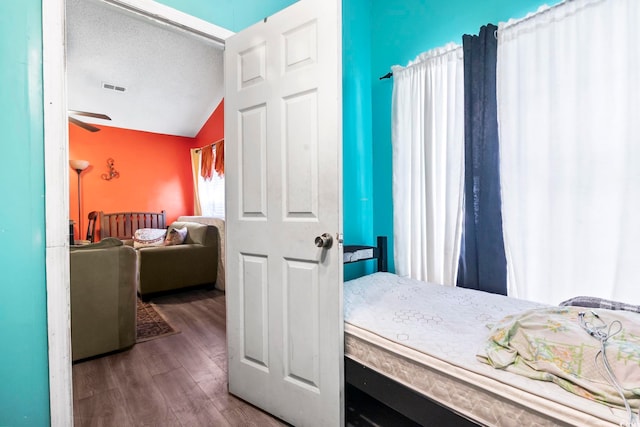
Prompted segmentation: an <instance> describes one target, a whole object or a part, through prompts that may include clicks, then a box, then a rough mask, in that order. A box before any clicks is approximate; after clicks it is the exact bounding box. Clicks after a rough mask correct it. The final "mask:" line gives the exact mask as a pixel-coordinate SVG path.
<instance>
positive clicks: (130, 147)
mask: <svg viewBox="0 0 640 427" xmlns="http://www.w3.org/2000/svg"><path fill="white" fill-rule="evenodd" d="M100 128H101V129H102V130H101V131H100V132H94V133H91V132H87V131H86V130H84V129H81V128H79V127H78V126H75V125H71V124H70V125H69V158H70V159H83V160H88V161H89V162H90V163H91V165H90V166H89V167H88V168H87V169H86V170H85V171H83V172H82V175H81V186H82V190H81V191H82V200H81V204H82V237H81V238H84V236H85V235H86V231H87V225H88V224H87V223H88V220H87V215H88V214H89V212H91V211H104V212H132V211H148V212H159V211H161V210H163V209H164V210H165V211H166V214H167V224H170V223H171V222H173V221H175V220H176V218H177V217H179V216H181V215H193V178H192V172H191V157H190V153H189V149H190V148H194V147H201V146H203V145H207V144H210V143H212V142H215V141H217V140H219V139H220V138H222V137H223V135H224V102H221V103H220V105H218V107H217V108H216V109H215V111H214V112H213V113H212V114H211V116H210V117H209V119H208V120H207V122H206V123H205V124H204V125H203V127H202V129H201V130H200V132H199V133H198V135H197V136H196V138H187V137H179V136H171V135H162V134H156V133H150V132H141V131H135V130H129V129H121V128H114V127H108V126H100ZM108 158H112V159H113V160H114V161H115V169H116V170H117V171H118V172H119V173H120V177H119V178H116V179H112V180H111V181H107V180H104V179H102V178H101V175H102V174H106V173H108V172H109V168H108V166H107V159H108ZM77 179H78V176H77V174H76V172H75V171H74V170H70V171H69V210H70V218H71V219H72V220H74V221H76V224H77V219H78V199H77V197H78V191H77V189H78V180H77ZM76 227H77V226H76ZM76 238H78V234H77V231H76Z"/></svg>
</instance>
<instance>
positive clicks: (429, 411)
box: [344, 236, 478, 427]
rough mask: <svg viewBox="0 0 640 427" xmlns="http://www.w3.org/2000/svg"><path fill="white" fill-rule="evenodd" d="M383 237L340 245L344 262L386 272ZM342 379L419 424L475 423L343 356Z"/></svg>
mask: <svg viewBox="0 0 640 427" xmlns="http://www.w3.org/2000/svg"><path fill="white" fill-rule="evenodd" d="M387 254H388V252H387V237H386V236H378V237H377V242H376V246H355V245H345V246H344V263H345V264H347V263H352V262H360V261H367V260H371V259H377V260H378V271H387V265H388V264H387ZM344 377H345V381H346V382H347V383H348V384H350V385H352V386H354V387H356V388H357V389H359V390H361V391H363V392H364V393H366V394H368V395H369V396H371V397H373V398H374V399H376V400H378V401H379V402H381V403H383V404H385V405H387V406H388V407H390V408H391V409H393V410H395V411H397V412H399V413H401V414H402V415H404V416H405V417H407V418H409V419H410V420H412V421H414V422H416V423H418V424H420V425H422V426H434V427H449V426H451V427H458V426H460V427H465V426H477V425H478V424H476V423H473V422H471V421H469V420H468V419H467V418H465V417H463V416H461V415H459V414H457V413H455V412H453V411H451V410H450V409H448V408H446V407H445V406H443V405H441V404H439V403H437V402H435V401H433V400H431V399H429V398H428V397H426V396H423V395H422V394H420V393H417V392H416V391H414V390H412V389H410V388H409V387H406V386H405V385H403V384H400V383H398V382H396V381H394V380H393V379H391V378H388V377H386V376H384V375H383V374H380V373H379V372H377V371H375V370H373V369H370V368H369V367H367V366H366V365H363V364H361V363H359V362H357V361H355V360H353V359H351V358H350V357H349V356H348V355H346V354H345V356H344Z"/></svg>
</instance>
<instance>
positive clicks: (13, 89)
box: [0, 0, 541, 426]
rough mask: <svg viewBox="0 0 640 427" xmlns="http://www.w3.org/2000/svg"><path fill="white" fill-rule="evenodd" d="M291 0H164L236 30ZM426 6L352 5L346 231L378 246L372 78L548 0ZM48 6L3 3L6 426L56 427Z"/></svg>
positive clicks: (383, 164) (0, 383) (386, 107)
mask: <svg viewBox="0 0 640 427" xmlns="http://www.w3.org/2000/svg"><path fill="white" fill-rule="evenodd" d="M293 2H294V0H242V1H241V0H161V3H164V4H166V5H168V6H171V7H175V8H177V9H179V10H181V11H183V12H186V13H189V14H192V15H194V16H197V17H199V18H201V19H204V20H206V21H210V22H213V23H214V24H217V25H220V26H222V27H225V28H228V29H230V30H232V31H238V30H240V29H242V28H244V27H246V26H248V25H250V24H252V23H254V22H257V21H259V20H260V19H262V18H263V17H265V16H268V15H271V14H273V13H274V12H276V11H278V10H280V9H281V8H283V7H285V6H287V5H289V4H292V3H293ZM425 3H426V2H424V1H416V0H412V1H400V0H386V1H384V2H383V1H375V2H372V1H371V0H345V4H344V8H345V10H347V12H348V15H349V16H348V17H345V22H344V25H345V29H346V31H345V33H346V37H345V39H347V38H349V39H348V40H345V42H344V46H343V47H344V50H345V64H344V88H343V90H344V92H345V99H344V106H345V108H344V110H345V111H344V120H345V128H344V135H345V146H344V156H345V157H344V165H345V174H344V176H345V179H347V178H352V179H354V180H355V181H354V182H355V185H353V186H352V185H351V184H349V185H348V186H345V194H344V196H345V209H344V211H345V238H349V239H354V240H356V239H358V240H359V239H363V240H362V242H363V243H367V242H368V240H369V239H371V243H373V241H372V236H374V235H377V234H387V235H389V236H392V232H393V226H392V208H391V143H390V105H391V87H392V86H391V84H392V82H391V81H389V80H386V81H378V79H377V77H378V76H379V75H382V74H384V73H386V72H387V71H388V69H389V67H390V66H391V65H393V64H406V62H407V61H409V60H410V59H413V58H414V57H415V56H416V55H417V54H418V53H420V52H422V51H425V50H428V49H430V48H433V47H436V46H440V45H442V44H444V43H446V42H447V41H450V40H456V41H459V40H460V36H461V34H462V33H464V32H476V31H477V30H478V27H479V26H480V25H482V24H484V23H486V22H489V21H493V22H496V21H499V20H505V19H507V18H509V17H511V16H521V15H523V14H524V13H526V12H528V11H531V10H534V9H535V8H536V6H537V5H538V4H540V3H541V2H540V1H538V0H485V1H483V2H477V1H474V0H446V1H444V0H443V1H440V2H429V4H425ZM41 13H42V9H41V0H22V1H1V2H0V46H1V49H0V77H1V80H2V82H3V84H2V85H0V111H1V112H2V114H1V115H0V128H2V130H3V141H4V142H3V144H2V150H3V156H4V158H5V161H4V164H3V167H2V168H0V187H1V188H0V189H1V190H2V197H3V199H2V203H0V271H2V281H0V292H2V298H0V342H2V343H3V345H2V351H0V426H5V425H9V426H46V425H48V424H49V394H48V387H49V384H48V361H47V329H46V282H45V214H44V154H43V152H44V139H43V112H42V110H43V103H42V102H43V101H42V42H41V40H42V31H41ZM351 38H353V39H351ZM351 187H353V188H351ZM347 188H349V189H348V190H347ZM356 218H357V220H356ZM347 243H360V242H355V241H353V242H351V241H347Z"/></svg>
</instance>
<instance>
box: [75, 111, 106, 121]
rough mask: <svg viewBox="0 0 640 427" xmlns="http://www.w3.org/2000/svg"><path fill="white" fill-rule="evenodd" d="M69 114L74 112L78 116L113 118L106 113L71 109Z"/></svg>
mask: <svg viewBox="0 0 640 427" xmlns="http://www.w3.org/2000/svg"><path fill="white" fill-rule="evenodd" d="M69 114H74V115H76V116H86V117H93V118H94V119H102V120H111V117H109V116H107V115H106V114H100V113H89V112H87V111H76V110H69Z"/></svg>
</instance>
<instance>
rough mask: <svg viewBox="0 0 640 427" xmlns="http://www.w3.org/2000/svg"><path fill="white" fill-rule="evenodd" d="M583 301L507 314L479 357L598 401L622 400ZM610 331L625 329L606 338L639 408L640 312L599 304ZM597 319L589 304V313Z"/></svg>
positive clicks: (625, 387) (616, 371) (612, 361)
mask: <svg viewBox="0 0 640 427" xmlns="http://www.w3.org/2000/svg"><path fill="white" fill-rule="evenodd" d="M581 311H585V309H584V308H580V307H545V308H537V309H532V310H527V311H525V312H522V313H520V314H517V315H512V316H507V317H505V318H504V319H503V320H501V321H500V322H498V324H496V325H495V326H494V327H493V329H492V331H491V334H490V336H489V339H488V341H487V343H486V346H485V348H484V349H482V350H481V351H479V352H478V354H477V358H478V359H479V360H480V361H481V362H484V363H487V364H489V365H492V366H493V367H495V368H498V369H505V370H507V371H510V372H513V373H516V374H520V375H524V376H527V377H529V378H533V379H537V380H542V381H551V382H554V383H556V384H558V385H559V386H561V387H562V388H564V389H565V390H568V391H570V392H572V393H575V394H577V395H580V396H583V397H586V398H588V399H591V400H595V401H598V402H602V403H606V404H611V405H617V406H622V405H623V404H624V403H623V401H622V399H621V398H620V395H619V394H618V392H617V391H616V389H615V388H614V387H613V385H612V384H611V382H610V381H609V380H608V376H607V374H606V371H605V370H604V366H603V364H602V355H600V356H598V358H597V361H596V355H597V354H598V352H599V351H600V349H601V344H600V341H599V340H598V339H596V338H594V337H592V336H591V335H589V334H588V333H587V332H586V331H585V330H584V329H583V328H582V326H581V325H580V320H579V315H578V313H579V312H581ZM597 314H598V316H599V317H600V319H601V320H602V321H603V322H604V324H606V325H607V326H606V327H605V328H604V329H603V330H604V331H605V332H607V331H609V330H610V331H611V332H614V331H616V330H618V329H619V328H618V327H617V325H615V324H614V325H613V326H612V327H611V329H609V326H608V325H610V324H611V322H613V321H615V320H617V321H619V322H620V325H621V328H622V329H621V330H620V332H619V333H617V334H615V335H613V336H611V338H609V339H608V340H607V343H606V355H607V360H608V361H609V363H610V365H611V367H612V370H613V373H614V375H615V377H616V379H617V381H618V383H619V384H620V386H621V387H622V388H623V390H624V395H625V398H626V399H627V400H628V402H629V404H630V405H631V407H633V408H636V409H637V408H638V407H640V314H638V313H632V312H627V311H613V310H605V309H598V310H597ZM585 318H586V319H587V320H589V321H593V322H594V323H596V321H597V319H595V318H594V317H593V315H592V314H591V312H590V311H588V310H587V315H586V317H585Z"/></svg>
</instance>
